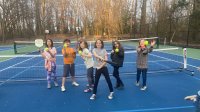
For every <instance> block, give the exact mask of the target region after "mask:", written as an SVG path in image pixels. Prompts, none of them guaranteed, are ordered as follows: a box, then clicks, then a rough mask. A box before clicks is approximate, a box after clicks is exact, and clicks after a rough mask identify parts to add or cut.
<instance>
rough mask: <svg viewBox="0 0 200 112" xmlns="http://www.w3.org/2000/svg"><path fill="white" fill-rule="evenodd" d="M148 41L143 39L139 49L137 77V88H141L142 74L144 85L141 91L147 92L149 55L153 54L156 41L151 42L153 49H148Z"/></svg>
mask: <svg viewBox="0 0 200 112" xmlns="http://www.w3.org/2000/svg"><path fill="white" fill-rule="evenodd" d="M146 43H148V42H147V41H145V40H144V39H141V40H140V42H139V46H138V48H137V62H136V65H137V76H136V86H139V80H140V74H141V73H142V78H143V85H142V88H141V90H146V89H147V86H146V80H147V68H148V67H147V62H148V53H150V52H152V50H153V46H154V45H155V41H152V42H151V47H150V48H147V44H146Z"/></svg>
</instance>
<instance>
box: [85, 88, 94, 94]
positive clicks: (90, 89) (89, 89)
mask: <svg viewBox="0 0 200 112" xmlns="http://www.w3.org/2000/svg"><path fill="white" fill-rule="evenodd" d="M88 92H92V88H88V89H85V90H84V93H88Z"/></svg>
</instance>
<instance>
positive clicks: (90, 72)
mask: <svg viewBox="0 0 200 112" xmlns="http://www.w3.org/2000/svg"><path fill="white" fill-rule="evenodd" d="M87 78H88V83H89V87H90V88H92V87H93V84H94V72H93V67H90V68H88V69H87Z"/></svg>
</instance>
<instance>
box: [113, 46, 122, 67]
mask: <svg viewBox="0 0 200 112" xmlns="http://www.w3.org/2000/svg"><path fill="white" fill-rule="evenodd" d="M110 58H111V59H112V62H115V63H116V64H117V65H116V66H118V67H122V66H123V62H124V49H123V48H119V52H115V51H114V52H113V53H111V55H110Z"/></svg>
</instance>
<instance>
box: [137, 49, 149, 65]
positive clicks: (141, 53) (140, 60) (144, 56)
mask: <svg viewBox="0 0 200 112" xmlns="http://www.w3.org/2000/svg"><path fill="white" fill-rule="evenodd" d="M152 51H153V47H150V48H147V47H146V48H143V49H142V48H140V47H138V48H137V61H136V62H137V63H136V65H137V68H148V65H147V62H148V53H150V52H152Z"/></svg>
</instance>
